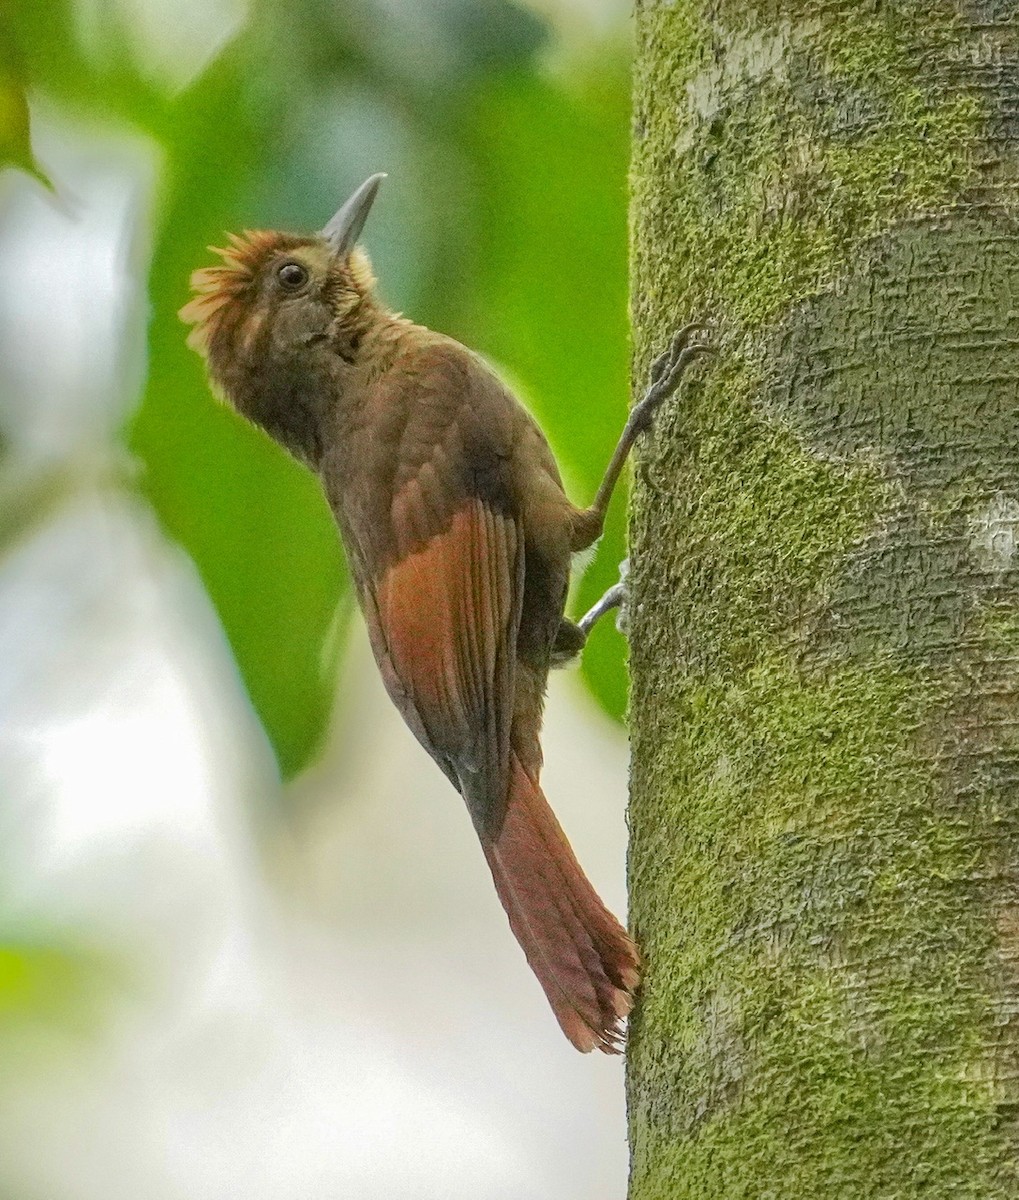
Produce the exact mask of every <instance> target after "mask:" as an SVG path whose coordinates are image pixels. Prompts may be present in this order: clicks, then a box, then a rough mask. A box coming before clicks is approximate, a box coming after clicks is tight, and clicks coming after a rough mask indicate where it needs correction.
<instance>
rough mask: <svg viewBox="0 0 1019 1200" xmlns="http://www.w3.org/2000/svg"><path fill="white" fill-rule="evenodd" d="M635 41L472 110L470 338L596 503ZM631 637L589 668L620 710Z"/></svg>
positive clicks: (623, 351) (613, 554)
mask: <svg viewBox="0 0 1019 1200" xmlns="http://www.w3.org/2000/svg"><path fill="white" fill-rule="evenodd" d="M629 113H630V83H629V50H628V47H626V46H620V47H619V48H618V49H617V50H616V52H615V53H613V52H611V51H609V50H603V52H602V54H601V55H600V56H599V58H598V61H597V62H596V63H594V64H592V67H591V71H590V76H589V77H588V76H587V75H585V74H584V73H582V72H578V73H576V74H575V75H574V76H573V77H571V79H570V81H569V86H566V85H564V84H563V83H562V82H560V81H559V80H547V79H543V78H541V77H539V76H537V75H528V74H513V75H509V76H502V77H496V78H494V79H490V80H489V81H487V82H486V83H485V84H483V86H482V87H481V88H480V89H479V93H478V95H477V96H476V97H475V99H474V102H473V103H472V104H470V105H468V106H467V112H466V116H467V122H468V123H467V126H466V131H467V141H468V145H470V146H471V147H472V149H473V153H474V157H475V160H476V163H477V170H478V178H477V187H478V203H479V207H480V213H479V224H480V228H481V229H482V230H483V240H482V244H481V246H480V262H479V264H478V271H479V287H478V293H477V294H475V295H473V296H472V297H471V307H470V310H469V311H462V312H461V314H460V316H459V322H458V323H459V324H460V326H461V329H462V331H463V334H462V335H463V337H464V338H465V340H467V341H468V342H469V344H471V345H474V346H475V347H477V348H478V349H481V350H483V351H484V352H485V353H487V354H489V355H491V356H492V357H494V358H495V359H497V360H498V361H500V362H502V363H503V364H505V365H506V366H507V367H508V368H509V369H511V370H512V372H513V373H514V374H515V375H517V376H519V377H520V378H522V380H523V381H524V384H525V386H526V388H527V391H528V394H529V396H530V398H531V400H532V402H533V407H534V410H535V415H536V416H537V417H538V419H539V421H540V422H541V425H542V427H543V428H544V430H545V431H546V433H547V434H548V436H549V439H550V441H551V442H552V444H553V447H554V449H555V452H556V457H557V458H558V460H559V463H560V465H561V466H562V468H563V472H564V475H565V476H566V482H567V486H568V488H569V490H570V491H571V494H572V495H573V498H574V500H575V501H576V502H577V503H578V504H587V503H589V502H590V500H591V499H592V498H593V496H594V492H595V489H596V488H597V485H598V483H599V481H600V479H601V476H602V472H603V471H604V468H605V466H606V464H607V463H608V460H609V457H610V455H611V453H612V450H613V448H614V446H615V442H616V439H617V438H618V436H619V432H620V430H621V429H622V426H623V422H624V420H625V418H626V405H627V397H628V394H629V379H628V368H629V322H628V317H627V241H626V238H627V170H628V165H629ZM625 512H626V501H625V495H624V489H623V488H622V487H621V488H620V489H619V493H618V494H617V496H616V497H615V499H614V502H613V506H612V509H611V512H610V515H609V520H608V524H607V527H606V530H605V535H604V537H603V538H602V541H601V543H600V545H599V548H598V553H597V556H596V558H595V561H594V562H593V563H592V565H591V567H590V568H589V569H588V571H587V572H586V573H585V575H584V578H583V580H582V581H581V583H580V586H579V587H578V589H577V596H576V597H575V601H574V603H575V606H576V607H575V611H576V612H577V613H580V612H583V611H585V610H586V609H587V608H588V607H589V606H590V605H591V604H592V603H594V601H595V600H596V599H597V598H598V597H599V596H600V595H601V594H602V593H603V592H604V591H605V589H606V588H608V587H610V586H611V585H612V584H613V583H615V582H616V580H617V578H618V568H619V562H620V560H621V559H622V558H623V557H624V555H625V524H626V520H625ZM624 654H625V643H624V641H623V639H622V638H621V637H620V636H619V634H618V633H616V631H615V630H614V628H613V627H612V622H611V621H610V620H606V621H604V622H602V624H601V625H600V626H599V627H598V628H597V630H596V631H595V633H594V634H593V635H592V637H591V640H590V643H589V644H588V647H587V648H586V649H585V651H584V657H583V667H582V669H583V672H584V675H585V677H586V679H587V680H588V682H589V683H590V685H591V687H592V688H593V690H594V692H595V694H596V695H597V697H598V698H599V700H600V701H601V703H602V704H603V705H604V707H605V708H606V709H607V711H608V712H610V713H611V714H612V715H613V716H615V717H617V718H622V716H623V714H624V712H625V708H626V689H627V676H626V669H625V662H624Z"/></svg>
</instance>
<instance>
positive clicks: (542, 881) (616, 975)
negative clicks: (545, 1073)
mask: <svg viewBox="0 0 1019 1200" xmlns="http://www.w3.org/2000/svg"><path fill="white" fill-rule="evenodd" d="M484 850H485V857H486V858H487V859H488V865H489V867H490V868H491V871H492V877H493V879H494V880H495V888H496V891H497V892H498V894H499V899H500V900H501V901H502V906H503V908H505V910H506V914H507V916H508V917H509V923H510V928H511V929H512V930H513V933H514V934H515V935H516V939H517V941H518V942H519V943H520V945H521V947H522V948H523V951H524V954H526V955H527V961H528V962H529V963H530V965H531V970H532V971H533V972H534V973H535V975H536V976H537V977H538V982H539V983H540V984H541V986H542V988H543V989H544V991H545V995H546V996H547V997H548V1002H549V1004H551V1005H552V1011H553V1012H554V1013H555V1015H556V1019H557V1020H558V1021H559V1024H560V1025H561V1026H562V1030H563V1033H565V1034H566V1036H567V1037H568V1038H569V1039H570V1041H571V1042H572V1043H573V1044H574V1046H576V1047H577V1049H578V1050H582V1051H584V1052H585V1053H587V1051H589V1050H593V1049H594V1048H595V1047H597V1048H598V1049H599V1050H603V1051H604V1052H605V1053H606V1054H618V1053H619V1052H620V1051H621V1050H622V1048H623V1039H624V1031H623V1025H622V1023H623V1020H624V1018H625V1017H626V1015H627V1014H628V1013H629V1011H630V1008H631V1006H632V1004H633V993H634V989H635V988H636V986H637V984H638V982H639V980H640V957H639V955H638V953H637V947H636V946H635V945H634V943H633V941H632V940H631V939H630V937H629V936H628V935H627V933H626V931H625V930H624V929H623V927H622V926H621V925H620V924H619V922H618V921H617V920H616V918H615V917H614V916H613V915H612V914H611V913H610V912H609V910H608V909H607V908H606V907H605V905H604V904H602V902H601V900H600V899H599V897H598V893H597V892H596V891H595V890H594V888H593V887H592V886H591V884H590V883H589V882H588V879H587V876H586V875H585V874H584V872H583V871H582V870H581V867H580V864H579V863H578V862H577V859H576V857H575V856H574V853H573V850H572V849H571V848H570V843H569V842H568V841H567V840H566V835H565V834H564V833H563V831H562V829H561V828H560V826H559V822H558V821H557V820H556V817H555V814H554V813H553V812H552V810H551V808H549V805H548V801H547V800H546V799H545V797H544V795H543V794H542V792H541V788H540V787H538V785H537V784H536V783H535V782H534V781H533V780H532V779H531V778H530V777H529V776H528V775H527V773H526V772H525V771H524V768H523V767H522V766H521V765H520V761H519V759H518V758H517V756H516V755H515V754H513V755H512V757H511V764H510V788H509V800H508V802H507V807H506V816H505V820H504V821H503V823H502V827H501V829H500V830H499V834H498V837H497V838H496V839H495V841H494V842H490V843H488V844H486V845H484Z"/></svg>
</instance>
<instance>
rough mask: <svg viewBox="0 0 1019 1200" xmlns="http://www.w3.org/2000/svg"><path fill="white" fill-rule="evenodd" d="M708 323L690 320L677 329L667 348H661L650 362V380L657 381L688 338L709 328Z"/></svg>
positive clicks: (682, 348) (684, 345)
mask: <svg viewBox="0 0 1019 1200" xmlns="http://www.w3.org/2000/svg"><path fill="white" fill-rule="evenodd" d="M710 328H711V327H710V326H709V325H705V324H704V322H703V321H691V322H690V324H689V325H684V326H683V328H682V329H677V330H676V332H675V333H674V334H673V335H672V341H671V342H670V343H669V348H668V349H667V350H663V351H662V353H661V354H659V355H658V356H657V357H656V358H655V360H654V361H653V362H652V364H651V382H652V383H657V382H658V380H659V379H660V378H661V376H662V372H663V371H664V370H665V368H666V367H668V366H671V365H672V363H673V362H674V361H675V360H676V358H677V356H678V355H679V354H681V353H682V351H683V350H684V349H685V348H686V346H687V343H688V342H689V341H690V338H691V337H693V335H694V334H695V333H698V332H699V331H701V330H710Z"/></svg>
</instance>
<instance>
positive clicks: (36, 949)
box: [0, 944, 99, 1027]
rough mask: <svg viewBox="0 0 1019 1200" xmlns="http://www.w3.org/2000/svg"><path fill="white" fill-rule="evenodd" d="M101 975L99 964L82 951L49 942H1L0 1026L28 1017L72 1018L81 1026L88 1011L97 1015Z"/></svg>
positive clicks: (31, 1018) (36, 1018)
mask: <svg viewBox="0 0 1019 1200" xmlns="http://www.w3.org/2000/svg"><path fill="white" fill-rule="evenodd" d="M98 978H99V975H98V964H97V963H96V962H95V961H94V960H92V959H90V958H88V957H87V956H84V955H82V954H79V953H75V952H72V951H69V950H64V949H61V948H59V947H56V946H49V945H29V944H24V945H16V944H15V945H11V944H8V945H0V1027H2V1025H3V1024H4V1023H6V1022H9V1021H13V1020H26V1019H28V1020H40V1019H43V1020H61V1021H64V1020H66V1019H67V1018H71V1019H72V1020H73V1022H74V1024H76V1025H79V1024H81V1017H82V1015H83V1013H84V1012H85V1011H87V1012H88V1014H89V1015H90V1017H91V1016H92V1015H94V1014H95V1004H94V1001H95V1000H96V999H97V991H96V985H97V982H98ZM85 1023H86V1024H87V1023H88V1022H87V1021H86V1022H85Z"/></svg>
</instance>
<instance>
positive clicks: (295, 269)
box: [276, 262, 308, 292]
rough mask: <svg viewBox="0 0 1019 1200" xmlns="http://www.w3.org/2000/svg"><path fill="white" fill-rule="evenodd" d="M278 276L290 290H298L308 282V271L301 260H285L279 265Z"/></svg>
mask: <svg viewBox="0 0 1019 1200" xmlns="http://www.w3.org/2000/svg"><path fill="white" fill-rule="evenodd" d="M276 278H277V279H278V280H279V281H280V283H281V284H282V285H283V287H285V288H286V290H287V291H288V292H296V291H297V290H298V288H302V287H304V285H305V284H306V283H307V282H308V272H307V270H306V268H304V267H302V266H301V264H300V263H299V262H285V263H283V264H282V265H281V266H279V267H277V269H276Z"/></svg>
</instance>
